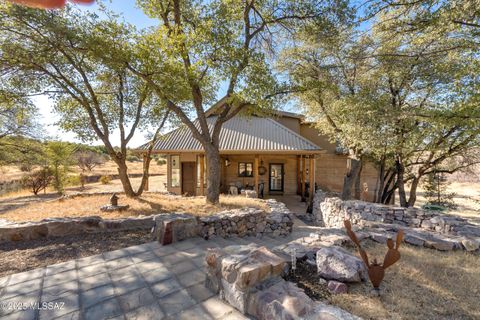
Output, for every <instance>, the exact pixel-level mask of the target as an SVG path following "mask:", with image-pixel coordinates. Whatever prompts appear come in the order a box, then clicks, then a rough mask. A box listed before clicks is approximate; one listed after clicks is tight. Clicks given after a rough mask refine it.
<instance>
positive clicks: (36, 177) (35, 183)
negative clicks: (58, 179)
mask: <svg viewBox="0 0 480 320" xmlns="http://www.w3.org/2000/svg"><path fill="white" fill-rule="evenodd" d="M53 178H54V175H53V172H52V170H51V169H50V168H49V167H45V168H42V169H40V170H35V171H33V172H31V173H30V174H28V175H26V176H24V177H23V185H24V186H26V187H27V188H29V189H30V190H31V191H32V192H33V194H34V195H38V193H39V192H40V191H42V190H45V189H46V188H47V187H48V186H49V184H50V183H51V182H52V180H53Z"/></svg>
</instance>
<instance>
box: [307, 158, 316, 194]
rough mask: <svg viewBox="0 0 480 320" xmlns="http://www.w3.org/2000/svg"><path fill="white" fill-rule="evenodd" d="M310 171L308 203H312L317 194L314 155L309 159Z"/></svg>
mask: <svg viewBox="0 0 480 320" xmlns="http://www.w3.org/2000/svg"><path fill="white" fill-rule="evenodd" d="M309 162H310V169H309V170H308V178H309V180H310V181H309V184H310V188H309V192H308V201H309V203H311V202H312V201H313V194H314V193H315V156H314V155H313V154H312V155H311V156H310V159H309Z"/></svg>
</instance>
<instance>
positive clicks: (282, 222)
mask: <svg viewBox="0 0 480 320" xmlns="http://www.w3.org/2000/svg"><path fill="white" fill-rule="evenodd" d="M265 203H266V204H267V205H268V206H269V208H270V212H265V211H263V210H259V209H255V208H242V209H235V210H228V211H224V212H220V213H217V214H214V215H210V216H206V217H199V218H196V220H195V222H196V223H195V224H193V223H192V220H191V219H192V218H193V216H189V215H186V214H175V215H172V216H159V217H158V218H156V223H155V228H154V231H153V232H154V236H155V238H156V239H157V240H158V241H160V242H162V243H163V244H167V243H170V242H175V241H178V240H183V239H184V238H183V236H182V235H184V234H189V235H192V234H195V235H198V236H200V237H202V238H204V239H207V240H208V239H210V238H214V237H223V238H226V237H232V236H238V237H245V236H262V235H271V236H273V237H277V236H286V235H288V234H289V233H291V232H292V228H293V220H292V218H293V216H292V214H291V213H290V210H288V208H287V207H286V206H285V204H284V203H281V202H277V201H276V200H274V199H269V200H266V201H265ZM188 217H190V219H189V218H188ZM167 229H169V230H167ZM192 229H194V230H192ZM167 231H168V232H171V233H172V234H173V236H172V237H170V236H169V237H168V239H167V238H165V236H164V235H165V234H167ZM163 239H166V242H164V240H163ZM170 239H171V240H170Z"/></svg>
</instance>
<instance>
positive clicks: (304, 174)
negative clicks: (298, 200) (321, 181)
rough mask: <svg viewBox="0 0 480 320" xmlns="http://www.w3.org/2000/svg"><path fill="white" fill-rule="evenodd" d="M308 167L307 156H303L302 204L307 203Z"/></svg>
mask: <svg viewBox="0 0 480 320" xmlns="http://www.w3.org/2000/svg"><path fill="white" fill-rule="evenodd" d="M306 169H307V165H306V160H305V156H302V194H301V196H302V202H305V181H306V180H307V170H306Z"/></svg>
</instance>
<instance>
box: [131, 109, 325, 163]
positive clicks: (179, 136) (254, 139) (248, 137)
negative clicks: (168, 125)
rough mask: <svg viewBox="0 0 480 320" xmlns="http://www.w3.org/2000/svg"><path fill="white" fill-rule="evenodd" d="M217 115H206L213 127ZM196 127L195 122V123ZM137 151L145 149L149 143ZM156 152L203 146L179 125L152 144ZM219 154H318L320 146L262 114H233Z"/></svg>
mask: <svg viewBox="0 0 480 320" xmlns="http://www.w3.org/2000/svg"><path fill="white" fill-rule="evenodd" d="M215 120H216V117H215V116H211V117H209V118H207V122H208V126H209V128H210V130H212V128H213V125H214V123H215ZM195 125H196V126H198V123H195ZM138 149H139V151H142V150H147V149H148V144H144V145H142V146H140V147H139V148H138ZM153 151H154V152H156V153H174V152H203V148H202V145H201V144H200V142H199V141H198V140H197V139H195V138H194V137H193V135H192V133H191V131H190V129H189V128H187V127H186V126H181V127H179V128H177V129H175V130H173V131H171V132H169V133H167V134H166V135H165V136H163V137H162V138H161V139H160V140H159V141H158V142H157V143H156V144H155V146H154V148H153ZM220 152H221V153H227V152H232V153H243V152H250V153H251V152H258V153H300V154H304V153H321V152H322V149H321V148H320V147H318V146H317V145H316V144H314V143H313V142H311V141H310V140H308V139H306V138H304V137H302V136H301V135H299V134H297V133H296V132H294V131H292V130H290V129H289V128H287V127H285V126H284V125H282V124H280V123H279V122H277V121H275V120H273V119H271V118H264V117H256V116H250V117H246V116H236V117H233V118H232V119H230V120H228V121H227V122H225V123H224V124H223V126H222V129H221V131H220Z"/></svg>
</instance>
